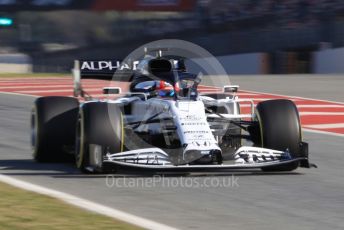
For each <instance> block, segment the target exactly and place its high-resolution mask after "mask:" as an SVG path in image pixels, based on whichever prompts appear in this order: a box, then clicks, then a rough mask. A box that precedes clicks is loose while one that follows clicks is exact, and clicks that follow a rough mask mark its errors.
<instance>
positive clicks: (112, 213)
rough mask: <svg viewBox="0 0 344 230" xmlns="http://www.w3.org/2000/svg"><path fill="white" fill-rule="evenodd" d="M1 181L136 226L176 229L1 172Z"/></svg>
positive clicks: (159, 229) (165, 229)
mask: <svg viewBox="0 0 344 230" xmlns="http://www.w3.org/2000/svg"><path fill="white" fill-rule="evenodd" d="M0 181H1V182H3V183H6V184H9V185H12V186H14V187H17V188H21V189H24V190H27V191H32V192H36V193H39V194H42V195H46V196H50V197H53V198H56V199H59V200H62V201H64V202H66V203H68V204H71V205H74V206H77V207H79V208H82V209H85V210H88V211H91V212H95V213H98V214H102V215H105V216H108V217H111V218H113V219H117V220H121V221H124V222H127V223H130V224H132V225H135V226H139V227H141V228H146V229H154V230H176V228H173V227H170V226H167V225H164V224H160V223H157V222H155V221H151V220H148V219H145V218H142V217H138V216H135V215H132V214H129V213H126V212H122V211H120V210H117V209H114V208H110V207H107V206H104V205H100V204H97V203H94V202H92V201H89V200H85V199H82V198H79V197H76V196H73V195H70V194H68V193H64V192H60V191H57V190H53V189H49V188H45V187H43V186H39V185H35V184H32V183H29V182H25V181H22V180H18V179H15V178H13V177H9V176H5V175H2V174H0Z"/></svg>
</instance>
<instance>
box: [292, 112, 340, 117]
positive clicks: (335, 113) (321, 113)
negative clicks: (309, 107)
mask: <svg viewBox="0 0 344 230" xmlns="http://www.w3.org/2000/svg"><path fill="white" fill-rule="evenodd" d="M299 114H300V115H301V116H342V115H344V112H299Z"/></svg>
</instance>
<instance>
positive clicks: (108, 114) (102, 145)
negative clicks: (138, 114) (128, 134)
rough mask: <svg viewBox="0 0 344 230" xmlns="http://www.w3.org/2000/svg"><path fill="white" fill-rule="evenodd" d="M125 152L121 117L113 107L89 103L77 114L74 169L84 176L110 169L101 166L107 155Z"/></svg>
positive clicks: (112, 105)
mask: <svg viewBox="0 0 344 230" xmlns="http://www.w3.org/2000/svg"><path fill="white" fill-rule="evenodd" d="M123 151H124V126H123V115H122V112H121V110H120V108H119V107H118V106H117V105H116V104H110V103H106V102H90V103H86V104H84V105H83V106H82V107H81V109H80V113H79V118H78V124H77V128H76V148H75V154H76V155H75V159H76V166H77V167H78V168H79V169H80V170H81V171H82V172H83V173H94V172H102V173H107V172H109V170H108V169H107V168H106V166H105V165H103V157H104V155H105V154H106V152H110V153H119V152H123Z"/></svg>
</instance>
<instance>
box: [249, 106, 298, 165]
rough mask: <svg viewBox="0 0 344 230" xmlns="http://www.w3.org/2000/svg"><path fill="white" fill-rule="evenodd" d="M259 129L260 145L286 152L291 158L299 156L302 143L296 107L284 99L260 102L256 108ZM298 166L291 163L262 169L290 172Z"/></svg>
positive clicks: (295, 163)
mask: <svg viewBox="0 0 344 230" xmlns="http://www.w3.org/2000/svg"><path fill="white" fill-rule="evenodd" d="M256 115H257V118H258V121H259V127H260V145H261V147H264V148H269V149H275V150H280V151H286V150H288V151H289V152H290V154H291V156H292V157H293V158H295V157H299V156H300V154H301V153H300V144H301V141H302V133H301V124H300V117H299V113H298V110H297V107H296V105H295V104H294V103H293V102H292V101H290V100H285V99H278V100H269V101H264V102H260V103H259V104H258V105H257V108H256ZM298 166H299V163H298V162H293V163H290V164H286V165H281V166H273V167H264V168H262V170H263V171H292V170H295V169H296V168H297V167H298Z"/></svg>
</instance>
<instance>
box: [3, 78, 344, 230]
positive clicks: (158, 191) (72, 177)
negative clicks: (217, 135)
mask: <svg viewBox="0 0 344 230" xmlns="http://www.w3.org/2000/svg"><path fill="white" fill-rule="evenodd" d="M343 79H344V78H343ZM241 80H242V81H246V80H247V79H246V80H245V79H244V78H241ZM247 81H248V80H247ZM249 81H250V82H251V84H252V88H250V87H247V86H246V87H245V89H249V90H257V89H254V87H255V85H258V84H260V83H259V82H260V79H257V78H252V79H250V80H249ZM307 81H309V79H308V80H307ZM239 83H240V82H239ZM255 83H256V84H255ZM304 84H305V85H307V82H304ZM339 84H341V85H342V86H343V85H344V84H343V80H342V79H337V82H336V85H339ZM276 87H279V86H277V85H276V84H270V83H269V82H265V90H264V92H273V93H276V92H275V90H278V89H276ZM318 87H320V88H321V86H318ZM293 90H296V89H293ZM309 90H311V89H309V88H303V89H302V90H301V91H297V92H293V94H291V93H289V94H288V95H297V96H306V97H312V98H318V97H317V95H316V94H309V92H308V91H309ZM325 91H326V92H325ZM341 92H342V91H334V90H332V89H330V88H327V89H324V90H323V91H322V92H321V95H322V97H324V99H331V98H333V99H335V98H338V97H336V95H339V94H340V93H341ZM287 93H288V92H286V93H285V94H287ZM296 93H297V94H296ZM320 99H323V98H320ZM33 100H34V98H33V97H30V96H19V95H10V94H2V93H0V127H1V128H0V172H1V174H5V175H10V176H13V177H15V178H18V179H21V180H25V181H28V182H32V183H34V184H38V185H42V186H45V187H48V188H52V189H56V190H59V191H63V192H66V193H69V194H72V195H76V196H79V197H81V198H85V199H88V200H92V201H95V202H98V203H100V204H104V205H107V206H110V207H114V208H116V209H119V210H122V211H126V212H128V213H131V214H135V215H138V216H141V217H145V218H148V219H151V220H155V221H158V222H160V223H163V224H167V225H170V226H172V227H176V228H180V229H274V230H275V229H344V220H343V211H344V195H343V191H344V175H343V174H344V170H343V160H344V151H343V148H344V144H343V137H341V136H338V137H337V136H331V135H324V134H317V133H309V132H305V133H304V139H305V141H307V142H309V144H310V154H311V155H310V157H311V161H312V162H314V163H316V164H317V165H318V167H319V168H318V169H298V170H297V171H295V172H292V173H277V174H264V173H261V172H259V171H256V172H253V173H251V172H236V173H228V172H218V173H198V174H191V175H187V176H184V177H181V175H165V177H164V178H161V177H160V178H159V177H157V176H155V177H152V176H151V175H149V174H143V175H142V173H141V175H139V174H138V173H121V174H118V175H115V177H114V180H112V179H111V178H110V180H108V182H109V183H108V185H113V186H108V185H107V183H106V176H104V175H93V176H92V175H91V176H90V175H82V174H80V173H79V172H78V171H77V170H76V169H75V168H74V167H73V165H71V164H70V165H69V164H37V163H35V162H33V161H32V159H31V150H30V147H29V114H30V109H31V105H32V102H33ZM336 101H339V102H341V101H343V100H336ZM232 175H234V178H233V177H232ZM181 178H183V179H181ZM230 179H232V180H233V179H234V180H233V181H232V184H231V185H232V187H230V186H229V187H228V185H230V183H229V180H230ZM152 180H153V182H152ZM144 182H146V186H144V185H142V184H143V183H144ZM211 183H215V184H217V185H221V184H222V185H223V186H211ZM190 185H191V186H190Z"/></svg>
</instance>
